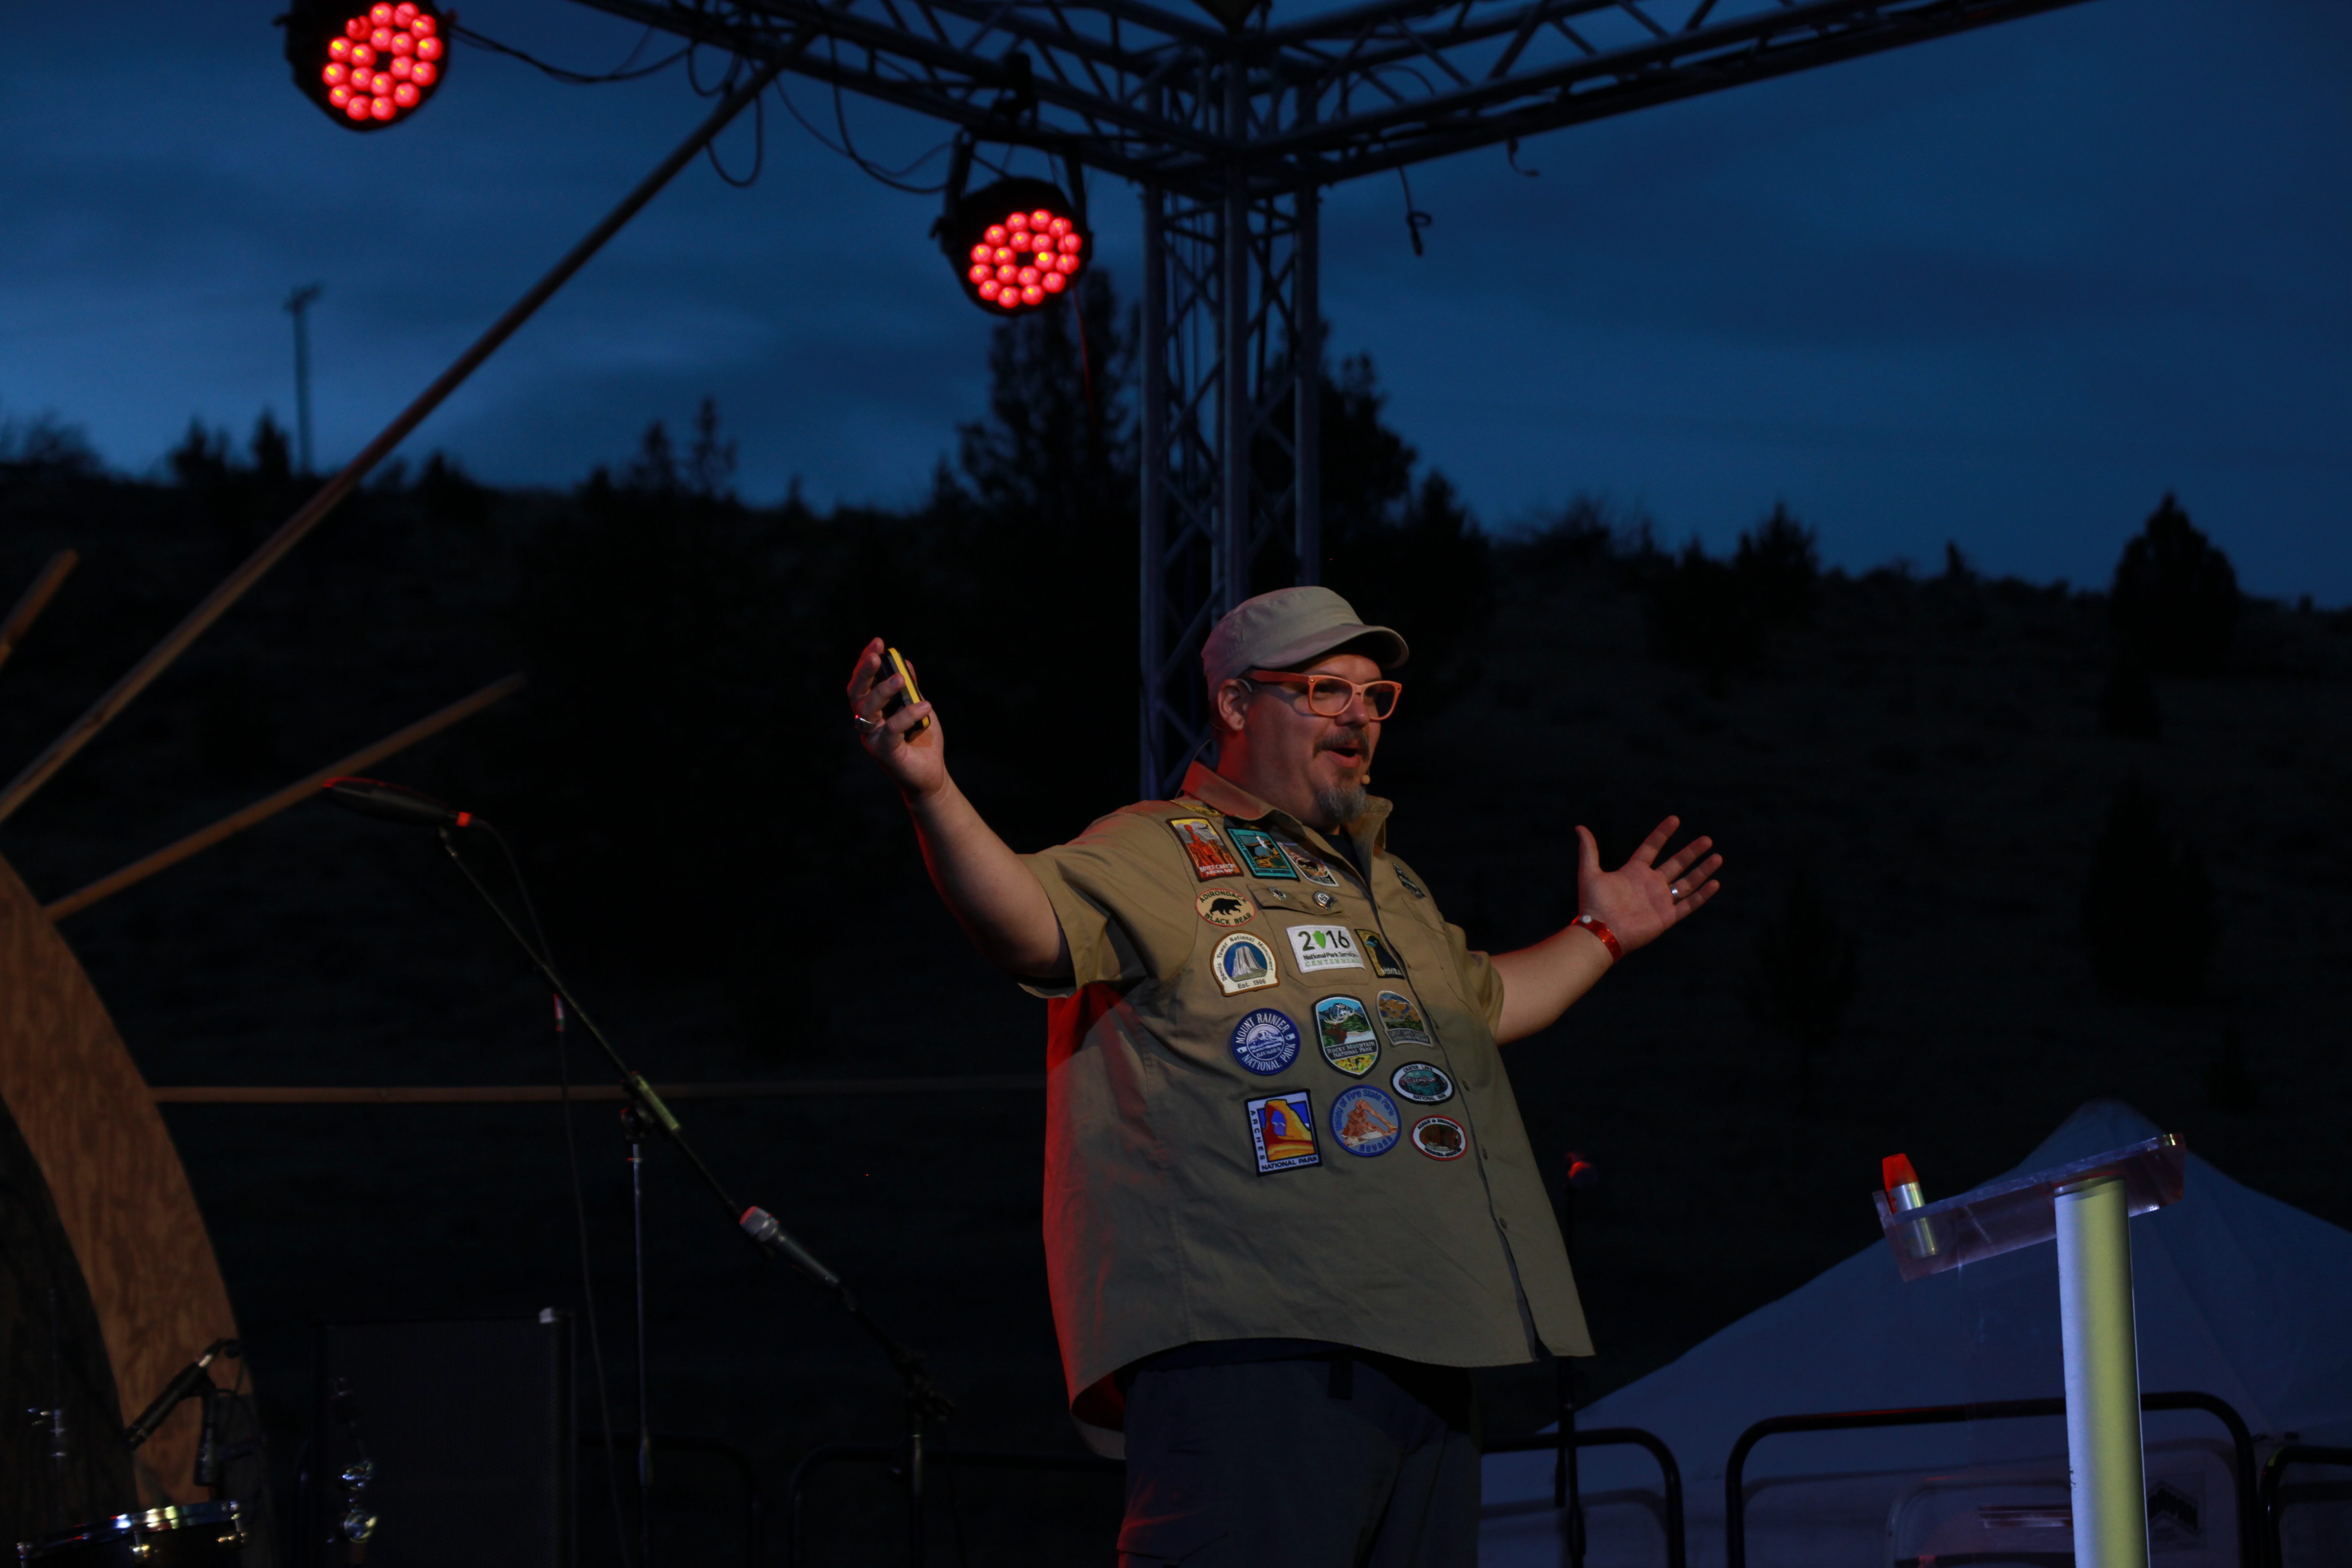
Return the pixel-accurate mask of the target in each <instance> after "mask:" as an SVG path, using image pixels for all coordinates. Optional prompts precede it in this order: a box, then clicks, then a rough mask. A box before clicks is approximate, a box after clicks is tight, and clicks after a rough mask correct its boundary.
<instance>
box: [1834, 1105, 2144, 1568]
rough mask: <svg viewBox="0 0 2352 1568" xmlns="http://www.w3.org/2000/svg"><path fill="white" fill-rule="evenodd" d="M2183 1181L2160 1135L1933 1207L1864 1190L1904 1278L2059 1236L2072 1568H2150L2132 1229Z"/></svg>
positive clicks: (1941, 1270)
mask: <svg viewBox="0 0 2352 1568" xmlns="http://www.w3.org/2000/svg"><path fill="white" fill-rule="evenodd" d="M2188 1175H2189V1150H2188V1146H2187V1145H2186V1144H2184V1143H2183V1142H2181V1141H2180V1138H2179V1135H2178V1134H2175V1133H2170V1132H2167V1133H2165V1134H2163V1135H2162V1136H2160V1137H2156V1138H2150V1139H2148V1140H2147V1141H2146V1142H2139V1143H2134V1144H2131V1145H2129V1146H2127V1147H2126V1148H2122V1149H2111V1150H2109V1151H2108V1152H2105V1153H2104V1154H2095V1155H2093V1156H2092V1157H2091V1158H2090V1159H2087V1160H2076V1161H2074V1162H2073V1163H2070V1164H2064V1165H2057V1166H2053V1167H2052V1168H2051V1169H2049V1170H2046V1171H2036V1172H2034V1173H2032V1174H2030V1175H2024V1176H2012V1177H2011V1178H2009V1179H2008V1180H2007V1181H2002V1182H1995V1183H1994V1184H1991V1185H1990V1186H1985V1187H1979V1188H1978V1189H1977V1190H1976V1191H1974V1192H1971V1193H1963V1194H1960V1195H1959V1196H1958V1197H1956V1198H1946V1199H1944V1200H1943V1201H1942V1202H1940V1203H1932V1204H1921V1205H1916V1206H1913V1207H1902V1206H1898V1205H1897V1203H1896V1202H1895V1200H1893V1199H1890V1198H1889V1197H1888V1195H1887V1194H1885V1193H1884V1192H1880V1193H1875V1194H1872V1195H1873V1196H1874V1198H1876V1199H1877V1202H1878V1223H1879V1226H1880V1227H1881V1228H1883V1229H1884V1230H1885V1233H1886V1245H1887V1246H1889V1247H1893V1248H1894V1249H1895V1266H1896V1267H1897V1268H1900V1269H1901V1270H1902V1271H1903V1278H1904V1279H1925V1278H1926V1277H1927V1276H1928V1275H1930V1274H1940V1273H1942V1272H1943V1271H1944V1270H1945V1269H1947V1268H1958V1267H1959V1266H1960V1265H1961V1264H1964V1263H1979V1262H1982V1261H1983V1260H1984V1259H1986V1258H1998V1257H2000V1255H2001V1254H2002V1253H2004V1252H2014V1251H2016V1250H2017V1249H2018V1248H2019V1247H2032V1246H2033V1245H2034V1244H2035V1243H2037V1242H2042V1241H2049V1240H2052V1239H2055V1240H2056V1241H2057V1243H2058V1316H2059V1324H2058V1328H2059V1342H2060V1345H2061V1348H2062V1350H2063V1352H2064V1355H2065V1361H2066V1458H2067V1468H2068V1471H2069V1484H2070V1489H2071V1490H2072V1493H2073V1496H2074V1563H2075V1565H2076V1568H2147V1502H2146V1497H2145V1492H2146V1486H2145V1482H2144V1480H2143V1479H2142V1475H2141V1466H2140V1430H2139V1349H2138V1344H2137V1335H2136V1333H2135V1332H2134V1330H2133V1326H2132V1269H2131V1232H2130V1228H2129V1226H2130V1220H2131V1216H2132V1215H2141V1214H2147V1212H2148V1211H2150V1210H2151V1209H2159V1208H2162V1207H2163V1206H2164V1205H2167V1204H2170V1203H2177V1202H2179V1198H2180V1194H2181V1193H2182V1191H2183V1189H2184V1188H2185V1186H2186V1184H2187V1182H2188ZM1911 1190H1913V1191H1916V1188H1915V1189H1911Z"/></svg>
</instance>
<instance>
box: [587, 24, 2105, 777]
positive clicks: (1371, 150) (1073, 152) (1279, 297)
mask: <svg viewBox="0 0 2352 1568" xmlns="http://www.w3.org/2000/svg"><path fill="white" fill-rule="evenodd" d="M578 3H579V4H583V5H591V6H593V7H594V8H595V9H598V10H601V11H607V12H611V13H613V14H614V15H616V16H625V17H627V18H629V19H631V20H633V21H636V22H641V23H644V24H646V25H647V26H654V27H656V28H660V29H662V30H664V31H666V32H669V33H673V34H676V35H678V36H680V37H687V38H690V39H694V40H696V41H698V42H700V43H706V44H709V45H711V46H713V47H719V48H722V49H726V50H730V51H732V52H733V53H735V54H737V55H739V56H741V57H743V58H748V59H752V60H760V61H770V62H775V61H782V62H783V63H784V68H787V69H789V70H792V71H793V72H795V73H797V74H800V75H803V76H806V77H811V78H814V79H817V80H819V81H823V82H826V83H828V84H830V85H832V86H834V87H836V88H839V89H844V90H847V91H852V92H856V93H859V94H861V95H863V96H866V97H869V98H873V99H876V100H880V101H882V102H886V103H891V104H896V105H898V106H899V107H901V108H905V109H911V110H916V111H917V112H919V113H922V114H925V115H928V116H929V117H931V118H933V119H935V120H938V121H941V122H943V123H945V124H947V125H950V126H952V127H955V128H956V129H958V130H960V131H962V132H967V133H969V134H971V135H974V136H976V137H979V138H981V139H982V140H994V141H1000V142H1002V141H1015V142H1021V143H1024V144H1026V145H1029V146H1033V147H1035V148H1037V149H1038V150H1040V151H1042V152H1045V153H1051V154H1053V155H1054V156H1055V157H1057V158H1061V159H1064V160H1068V161H1075V162H1076V163H1082V164H1087V165H1091V166H1092V167H1094V168H1096V169H1097V170H1100V171H1102V172H1104V173H1106V174H1114V175H1117V176H1118V177H1120V178H1123V179H1126V180H1129V181H1131V182H1133V183H1134V184H1136V185H1137V186H1139V188H1140V189H1141V191H1142V194H1143V231H1144V279H1143V317H1144V337H1143V343H1142V350H1143V353H1142V362H1143V396H1142V407H1141V421H1142V429H1141V431H1140V437H1141V447H1142V453H1143V477H1142V484H1143V495H1142V520H1143V521H1142V528H1143V538H1142V581H1141V584H1139V588H1140V608H1141V614H1140V617H1139V634H1140V636H1139V654H1140V661H1141V675H1142V682H1141V685H1142V702H1141V742H1142V745H1141V759H1140V760H1141V770H1140V771H1141V782H1142V788H1143V793H1144V794H1145V795H1159V794H1163V793H1166V792H1167V791H1168V790H1170V789H1171V788H1172V787H1173V786H1174V785H1175V784H1176V782H1177V781H1178V780H1179V779H1180V778H1181V776H1182V773H1183V769H1184V765H1185V763H1187V762H1188V761H1189V760H1190V758H1191V757H1192V754H1193V752H1195V751H1196V750H1197V749H1198V746H1199V744H1200V742H1201V740H1202V737H1203V736H1204V735H1205V733H1206V718H1207V715H1206V713H1205V710H1204V709H1205V701H1204V696H1203V693H1202V689H1201V679H1200V673H1199V669H1200V666H1199V653H1200V646H1201V638H1202V636H1203V635H1204V634H1205V633H1206V632H1207V630H1208V628H1209V626H1211V625H1212V624H1213V622H1214V621H1215V620H1216V618H1217V616H1221V615H1223V613H1224V612H1225V611H1226V610H1228V609H1230V608H1231V607H1232V606H1233V605H1234V604H1236V603H1238V602H1239V601H1240V600H1242V599H1244V598H1245V597H1247V596H1248V595H1249V593H1250V590H1251V588H1252V586H1253V585H1254V584H1256V585H1264V584H1265V580H1266V579H1267V577H1268V576H1269V571H1268V569H1269V568H1270V567H1273V566H1276V565H1279V566H1281V567H1282V568H1283V571H1282V575H1283V576H1285V577H1287V578H1288V579H1290V580H1292V581H1297V582H1302V583H1305V582H1313V581H1315V580H1316V578H1317V576H1318V573H1319V568H1320V566H1321V563H1322V558H1323V551H1322V542H1321V519H1320V515H1319V513H1320V503H1319V497H1318V480H1319V476H1320V471H1321V443H1320V439H1319V434H1318V429H1317V421H1318V417H1319V415H1320V411H1321V402H1322V399H1321V396H1320V387H1321V375H1322V364H1323V352H1322V342H1321V326H1322V323H1321V318H1320V316H1319V314H1318V263H1319V257H1318V245H1317V207H1318V201H1319V193H1320V192H1321V191H1322V189H1323V188H1324V187H1325V186H1327V185H1332V184H1339V182H1340V181H1343V180H1349V179H1354V178H1356V177H1358V176H1360V175H1363V174H1376V173H1381V172H1383V171H1386V170H1390V169H1397V168H1402V167H1405V166H1407V165H1409V164H1412V163H1421V162H1423V161H1424V160H1427V159H1431V158H1437V157H1443V156H1444V155H1446V154H1448V153H1460V152H1466V151H1469V150H1471V149H1473V148H1477V147H1486V146H1493V145H1495V144H1496V143H1498V142H1514V141H1517V140H1519V139H1521V138H1524V137H1528V136H1534V135H1537V134H1539V133H1541V132H1547V131H1554V130H1558V129H1559V128H1561V127H1563V126H1569V125H1575V124H1580V123H1582V122H1584V121H1591V120H1598V119H1601V118H1603V117H1606V116H1609V115H1614V114H1622V113H1625V112H1628V111H1630V110H1636V109H1643V108H1647V107H1650V106H1652V105H1654V104H1661V103H1668V102H1672V101H1675V100H1679V99H1685V98H1690V97H1694V96H1696V95H1697V94H1700V93H1704V92H1713V91H1717V90H1718V89H1723V88H1727V87H1736V86H1738V85H1740V84H1741V83H1744V82H1751V81H1761V80H1766V79H1770V78H1773V77H1779V76H1785V75H1788V74H1790V73H1791V72H1794V71H1799V70H1805V69H1809V68H1812V67H1814V66H1819V65H1827V64H1831V63H1832V62H1835V61H1838V60H1843V59H1851V58H1856V57H1858V56H1862V55H1868V54H1874V53H1877V52H1880V51H1882V50H1885V49H1891V48H1895V47H1901V46H1903V45H1906V44H1913V43H1919V42H1924V41H1926V40H1928V39H1932V38H1938V37H1948V36H1950V35H1952V34H1956V33H1960V32H1965V31H1969V30H1971V29H1974V28H1977V27H1982V26H1990V25H1992V24H1995V23H2000V22H2006V21H2011V20H2014V19H2016V18H2019V17H2022V16H2032V15H2034V14H2037V13H2039V12H2043V11H2052V10H2056V9H2058V8H2059V7H2060V6H2063V5H2073V4H2076V3H2078V0H1362V3H1360V4H1342V5H1334V6H1331V7H1329V8H1328V9H1311V8H1309V6H1308V5H1297V7H1296V10H1295V13H1294V6H1293V0H1273V3H1272V5H1255V4H1253V3H1252V0H1200V4H1201V5H1202V6H1203V8H1204V10H1203V14H1202V15H1201V16H1194V15H1192V13H1190V12H1180V11H1173V10H1168V9H1163V8H1161V7H1160V6H1158V5H1150V4H1147V3H1146V0H578ZM1228 5H1230V6H1231V7H1232V8H1231V9H1230V10H1228V9H1227V6H1228ZM1278 13H1279V14H1278ZM1223 16H1231V17H1232V18H1233V21H1232V25H1230V26H1228V25H1225V23H1224V22H1223V21H1222V20H1220V19H1219V18H1221V17H1223ZM1282 557H1286V558H1287V560H1286V561H1285V560H1282V559H1281V558H1282Z"/></svg>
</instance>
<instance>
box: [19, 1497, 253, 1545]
mask: <svg viewBox="0 0 2352 1568" xmlns="http://www.w3.org/2000/svg"><path fill="white" fill-rule="evenodd" d="M223 1524H226V1525H229V1526H231V1527H232V1528H234V1529H235V1530H236V1537H237V1540H238V1541H240V1542H242V1541H244V1540H245V1539H246V1530H245V1510H244V1508H243V1506H242V1505H241V1504H239V1503H238V1502H237V1500H236V1499H235V1498H222V1499H219V1500H215V1501H212V1502H175V1503H166V1504H164V1505H163V1507H161V1508H148V1509H141V1510H139V1511H138V1512H136V1513H118V1514H114V1515H112V1516H110V1518H106V1519H100V1520H92V1521H90V1522H89V1523H88V1524H77V1525H74V1526H72V1527H71V1528H70V1529H67V1530H60V1531H57V1532H56V1533H55V1534H51V1535H44V1536H42V1537H41V1538H40V1539H39V1540H37V1541H20V1542H17V1543H16V1552H17V1555H18V1557H19V1558H20V1559H23V1560H26V1561H29V1560H30V1555H29V1554H32V1553H47V1552H49V1551H50V1550H52V1549H53V1548H56V1547H59V1546H71V1545H73V1544H74V1543H75V1542H83V1541H95V1540H98V1539H99V1538H100V1537H102V1536H108V1535H129V1536H132V1537H137V1536H141V1535H162V1534H165V1533H167V1532H169V1531H174V1530H190V1529H196V1528H200V1527H202V1526H205V1525H211V1526H214V1527H215V1528H217V1527H218V1526H220V1525H223Z"/></svg>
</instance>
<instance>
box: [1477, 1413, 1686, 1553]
mask: <svg viewBox="0 0 2352 1568" xmlns="http://www.w3.org/2000/svg"><path fill="white" fill-rule="evenodd" d="M1570 1437H1571V1438H1573V1439H1574V1446H1575V1447H1579V1448H1608V1447H1635V1448H1643V1449H1647V1450H1648V1451H1649V1455H1650V1457H1651V1458H1654V1459H1655V1460H1657V1461H1658V1474H1659V1475H1660V1477H1662V1478H1663V1479H1664V1491H1665V1499H1666V1521H1665V1522H1666V1568H1685V1563H1686V1559H1687V1553H1686V1552H1685V1545H1684V1537H1683V1471H1682V1467H1681V1466H1680V1465H1677V1464H1675V1451H1674V1450H1673V1449H1672V1448H1669V1447H1666V1444H1665V1439H1664V1438H1663V1437H1660V1436H1658V1435H1657V1434H1655V1433H1654V1432H1644V1431H1643V1430H1642V1429H1641V1428H1640V1427H1638V1426H1595V1427H1593V1428H1591V1430H1590V1431H1586V1430H1581V1429H1580V1430H1578V1431H1575V1432H1572V1433H1570ZM1559 1446H1560V1444H1559V1434H1558V1433H1557V1432H1555V1433H1551V1434H1549V1435H1548V1436H1546V1435H1541V1434H1539V1435H1538V1436H1533V1437H1506V1438H1503V1439H1501V1440H1500V1441H1498V1442H1494V1443H1489V1444H1487V1445H1486V1450H1485V1451H1486V1452H1487V1453H1489V1454H1528V1453H1538V1452H1552V1453H1557V1452H1558V1451H1559Z"/></svg>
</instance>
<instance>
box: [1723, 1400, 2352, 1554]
mask: <svg viewBox="0 0 2352 1568" xmlns="http://www.w3.org/2000/svg"><path fill="white" fill-rule="evenodd" d="M2139 1407H2140V1409H2141V1410H2143V1411H2150V1410H2202V1411H2204V1412H2206V1413H2207V1414H2208V1415H2212V1416H2213V1417H2214V1418H2215V1419H2216V1420H2218V1421H2220V1422H2221V1425H2222V1426H2226V1427H2228V1428H2229V1429H2230V1445H2231V1448H2232V1449H2233V1450H2234V1452H2235V1454H2236V1458H2237V1462H2236V1464H2235V1465H2234V1466H2233V1467H2232V1469H2233V1470H2234V1472H2235V1479H2236V1483H2237V1492H2238V1562H2239V1563H2240V1565H2241V1568H2263V1528H2262V1524H2261V1521H2260V1519H2259V1517H2258V1516H2259V1514H2260V1511H2261V1490H2260V1487H2259V1485H2258V1483H2257V1481H2256V1479H2255V1474H2254V1439H2253V1435H2252V1433H2250V1432H2249V1431H2247V1429H2246V1423H2245V1421H2244V1419H2243V1418H2242V1417H2241V1416H2240V1415H2238V1413H2237V1411H2235V1410H2234V1409H2232V1408H2231V1406H2230V1405H2229V1403H2228V1402H2227V1401H2225V1400H2221V1399H2218V1398H2216V1397H2215V1396H2214V1395H2212V1394H2199V1393H2196V1392H2193V1391H2190V1392H2183V1393H2174V1394H2142V1395H2141V1396H2140V1402H2139ZM2065 1414H2066V1401H2065V1400H2064V1399H2063V1398H2057V1399H2000V1400H1993V1401H1990V1402H1988V1403H1986V1404H1983V1405H1922V1406H1919V1407H1917V1408H1915V1409H1910V1410H1839V1411H1831V1412H1826V1413H1824V1414H1822V1415H1774V1416H1769V1417H1768V1418H1766V1419H1765V1420H1762V1421H1759V1422H1758V1423H1756V1425H1754V1426H1750V1427H1749V1428H1748V1430H1747V1431H1745V1432H1742V1433H1741V1434H1740V1435H1739V1440H1738V1442H1736V1443H1734V1444H1732V1446H1731V1458H1729V1459H1727V1461H1725V1463H1724V1467H1723V1554H1724V1562H1725V1563H1726V1565H1727V1568H1748V1495H1747V1490H1746V1488H1745V1487H1744V1486H1743V1484H1742V1479H1743V1477H1744V1475H1745V1472H1746V1470H1747V1468H1748V1454H1749V1453H1750V1452H1752V1451H1753V1450H1754V1448H1755V1447H1756V1445H1757V1444H1759V1443H1760V1442H1762V1441H1763V1440H1764V1439H1765V1438H1767V1437H1777V1436H1784V1435H1786V1434H1789V1433H1792V1432H1843V1431H1852V1430H1855V1429H1858V1428H1863V1427H1874V1426H1946V1425H1953V1424H1957V1423H1959V1422H1964V1421H1994V1420H2005V1419H2009V1418H2012V1417H2018V1416H2027V1415H2065ZM2337 1451H2338V1452H2341V1451H2342V1450H2337Z"/></svg>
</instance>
